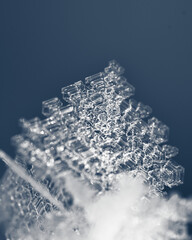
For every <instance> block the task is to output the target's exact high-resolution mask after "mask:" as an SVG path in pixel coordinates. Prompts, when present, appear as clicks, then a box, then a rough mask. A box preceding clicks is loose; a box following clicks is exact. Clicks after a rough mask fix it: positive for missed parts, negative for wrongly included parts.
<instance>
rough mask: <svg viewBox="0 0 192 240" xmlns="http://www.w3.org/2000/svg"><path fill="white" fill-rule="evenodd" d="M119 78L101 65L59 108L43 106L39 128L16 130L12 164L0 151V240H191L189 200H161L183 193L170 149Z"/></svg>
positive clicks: (160, 126)
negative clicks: (0, 227)
mask: <svg viewBox="0 0 192 240" xmlns="http://www.w3.org/2000/svg"><path fill="white" fill-rule="evenodd" d="M123 71H124V70H123V68H122V67H121V66H120V65H119V64H118V63H117V62H116V61H110V62H109V65H108V67H106V68H105V69H104V72H100V73H98V74H95V75H92V76H90V77H87V78H85V81H84V82H82V81H78V82H76V83H74V84H72V85H70V86H67V87H64V88H62V95H63V99H64V101H65V102H67V103H68V105H66V104H65V105H63V103H62V101H60V100H59V99H58V98H53V99H49V100H47V101H44V102H43V103H42V113H43V115H44V116H45V118H44V119H43V120H40V119H39V118H34V119H31V120H25V119H21V120H20V125H21V128H22V133H21V134H20V135H17V136H14V137H13V138H12V142H13V144H14V145H15V147H16V156H15V159H14V160H12V159H11V158H10V157H9V156H8V155H7V154H6V153H4V152H3V151H0V158H1V159H2V160H3V161H4V162H5V163H6V164H7V165H8V166H9V169H8V170H7V171H6V174H5V175H4V177H3V179H2V181H1V188H0V212H1V214H0V215H1V216H0V221H1V222H2V223H3V224H4V226H5V231H6V237H7V240H36V239H37V240H41V239H42V240H44V239H45V240H127V239H129V240H169V239H170V240H173V239H180V240H181V239H183V240H187V239H191V238H190V236H189V235H188V232H187V224H188V223H189V221H191V219H192V200H190V199H182V198H180V197H179V196H178V195H177V194H174V195H172V196H171V197H167V196H166V194H165V191H164V187H165V186H168V187H173V186H176V185H179V184H181V183H183V176H184V168H183V167H182V166H180V165H179V164H177V163H176V162H175V161H173V160H172V158H173V157H175V156H176V155H177V153H178V149H177V148H176V147H173V146H170V145H167V144H165V143H166V142H167V140H168V133H169V128H168V127H167V126H166V125H165V124H164V123H162V122H161V121H159V120H158V119H157V118H155V117H152V118H150V116H149V115H150V114H151V108H150V107H149V106H146V105H144V104H143V103H141V102H137V101H136V100H134V99H133V98H131V96H132V95H133V94H134V87H133V86H132V85H131V84H129V83H128V82H127V81H126V78H125V77H123V76H122V74H123ZM144 119H145V120H144Z"/></svg>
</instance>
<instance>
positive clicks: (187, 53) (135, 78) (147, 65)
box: [0, 0, 192, 239]
mask: <svg viewBox="0 0 192 240" xmlns="http://www.w3.org/2000/svg"><path fill="white" fill-rule="evenodd" d="M0 18H1V25H2V26H1V28H0V31H1V32H0V61H1V62H0V70H1V71H0V148H2V149H3V150H5V151H6V152H7V153H9V154H10V155H12V156H13V155H14V151H13V148H12V146H11V145H10V137H11V136H13V135H14V134H16V133H18V132H19V131H20V129H19V128H18V125H17V124H18V119H19V118H20V117H25V118H32V117H35V116H40V115H41V102H42V101H43V100H46V99H49V98H52V97H54V96H60V88H61V87H63V86H66V85H68V84H70V83H73V82H75V81H78V80H80V79H83V78H84V77H86V76H88V75H91V74H94V73H97V72H99V71H101V70H102V69H103V68H104V67H105V66H106V64H107V62H108V60H111V59H116V60H118V61H119V62H120V64H121V65H122V66H124V67H125V69H126V72H125V76H126V77H127V78H128V81H129V82H130V83H131V84H133V85H134V86H135V87H136V99H138V100H140V101H143V102H144V103H146V104H148V105H150V106H151V107H152V108H153V114H154V115H155V116H156V117H158V118H159V119H160V120H162V121H163V122H165V123H166V124H167V125H168V126H170V129H171V132H170V142H169V143H170V144H172V145H175V146H177V147H178V148H179V149H180V154H179V157H178V160H177V161H178V162H179V163H180V164H182V165H183V166H184V167H185V169H186V174H185V184H184V185H182V186H181V187H179V188H176V190H179V191H180V192H181V194H182V195H183V196H190V195H191V194H192V188H191V182H192V161H191V158H192V157H191V156H192V141H191V138H192V127H191V124H192V110H191V109H192V106H191V105H192V94H191V91H192V1H191V0H122V1H121V0H117V1H113V0H109V1H106V0H101V1H99V0H85V1H84V0H77V1H74V0H54V1H50V0H32V1H31V0H27V1H26V0H17V1H15V0H2V1H1V3H0ZM4 170H5V166H4V165H3V163H0V175H1V176H2V175H3V172H4ZM2 238H3V237H2ZM2 238H1V237H0V239H2Z"/></svg>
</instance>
